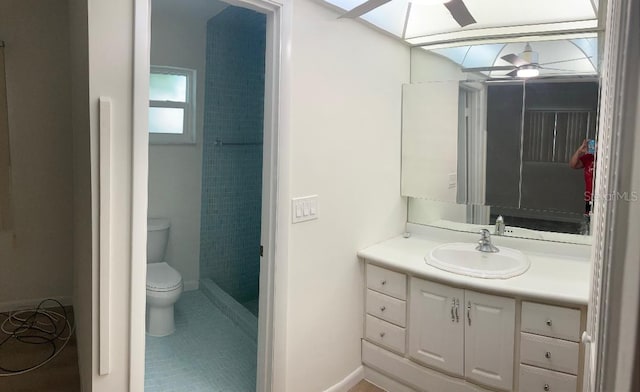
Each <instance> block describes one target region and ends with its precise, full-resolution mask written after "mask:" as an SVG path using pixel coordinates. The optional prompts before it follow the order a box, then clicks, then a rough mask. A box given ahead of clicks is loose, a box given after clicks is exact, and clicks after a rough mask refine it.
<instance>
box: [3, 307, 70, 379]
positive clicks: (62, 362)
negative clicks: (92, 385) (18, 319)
mask: <svg viewBox="0 0 640 392" xmlns="http://www.w3.org/2000/svg"><path fill="white" fill-rule="evenodd" d="M67 313H68V314H69V316H68V317H69V318H70V319H71V320H73V310H72V309H71V308H67ZM7 317H8V315H7V314H5V313H0V323H2V322H4V320H5V319H6V318H7ZM72 323H73V321H72ZM65 334H66V332H65ZM6 336H7V335H6V334H4V333H3V332H2V331H0V342H2V341H4V340H5V338H6ZM62 343H63V342H62V341H60V343H58V345H59V346H61V345H62ZM51 350H52V348H51V346H50V345H49V344H43V345H31V344H24V343H20V342H17V341H16V340H15V339H13V338H12V339H9V340H8V341H7V343H5V344H4V345H2V346H0V367H4V368H11V369H19V368H24V367H28V366H32V365H33V364H37V363H38V362H40V361H41V360H43V359H46V358H47V357H48V356H49V354H50V352H51ZM4 374H6V372H3V371H0V392H79V391H80V375H79V372H78V357H77V344H76V338H75V334H74V335H73V336H72V337H71V339H70V340H69V343H67V345H66V346H65V348H64V349H63V350H62V351H61V352H60V353H59V354H58V355H57V356H56V357H55V358H54V359H53V360H51V361H50V362H49V363H47V364H46V365H44V366H42V367H41V368H39V369H36V370H33V371H30V372H28V373H25V374H20V375H12V376H8V377H6V376H4Z"/></svg>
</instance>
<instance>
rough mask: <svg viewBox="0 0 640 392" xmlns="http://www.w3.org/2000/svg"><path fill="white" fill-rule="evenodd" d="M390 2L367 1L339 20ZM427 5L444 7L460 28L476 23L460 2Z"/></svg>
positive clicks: (436, 0)
mask: <svg viewBox="0 0 640 392" xmlns="http://www.w3.org/2000/svg"><path fill="white" fill-rule="evenodd" d="M390 1H391V0H368V1H365V2H364V3H362V4H360V5H359V6H357V7H355V8H354V9H352V10H351V11H349V12H347V13H345V14H343V15H341V16H340V18H357V17H358V16H361V15H364V14H366V13H367V12H369V11H372V10H374V9H376V8H378V7H380V6H381V5H384V4H387V3H388V2H390ZM420 1H422V2H425V0H415V1H414V2H420ZM426 3H427V4H442V5H444V6H445V7H446V8H447V9H448V10H449V12H450V13H451V16H453V19H455V21H456V22H457V23H458V24H459V25H460V27H464V26H468V25H470V24H473V23H476V20H475V19H474V18H473V16H472V15H471V13H470V12H469V10H468V9H467V6H466V5H465V4H464V2H463V1H462V0H429V1H426Z"/></svg>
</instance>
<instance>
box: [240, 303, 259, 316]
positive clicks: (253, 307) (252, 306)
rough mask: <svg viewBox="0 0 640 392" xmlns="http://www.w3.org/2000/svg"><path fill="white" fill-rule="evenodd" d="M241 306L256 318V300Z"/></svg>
mask: <svg viewBox="0 0 640 392" xmlns="http://www.w3.org/2000/svg"><path fill="white" fill-rule="evenodd" d="M242 306H244V307H245V308H247V309H248V310H249V311H250V312H251V313H253V315H254V316H256V317H258V298H255V299H252V300H249V301H246V302H243V303H242Z"/></svg>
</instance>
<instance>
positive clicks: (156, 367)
mask: <svg viewBox="0 0 640 392" xmlns="http://www.w3.org/2000/svg"><path fill="white" fill-rule="evenodd" d="M175 320H176V332H175V333H174V334H173V335H170V336H165V337H162V338H154V337H150V336H147V338H146V344H147V348H146V367H145V392H185V391H188V392H205V391H206V392H250V391H255V383H256V352H257V347H256V343H255V342H254V341H253V340H252V339H250V338H249V337H248V336H247V335H246V334H245V333H244V332H242V331H241V330H240V329H239V328H238V327H236V325H235V324H234V323H233V322H232V321H231V320H229V319H228V318H227V317H226V316H225V315H224V314H222V313H221V312H220V310H219V309H218V308H217V307H216V306H214V305H213V304H212V303H211V301H209V299H208V298H207V297H206V296H205V295H204V294H203V293H202V292H200V291H187V292H185V293H183V294H182V296H181V298H180V299H179V300H178V303H177V304H176V307H175Z"/></svg>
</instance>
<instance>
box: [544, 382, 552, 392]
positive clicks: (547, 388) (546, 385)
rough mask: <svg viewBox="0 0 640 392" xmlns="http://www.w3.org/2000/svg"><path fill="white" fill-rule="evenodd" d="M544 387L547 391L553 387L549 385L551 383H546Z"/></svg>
mask: <svg viewBox="0 0 640 392" xmlns="http://www.w3.org/2000/svg"><path fill="white" fill-rule="evenodd" d="M542 389H544V390H545V391H550V390H551V387H550V386H549V384H544V387H543V388H542Z"/></svg>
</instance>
